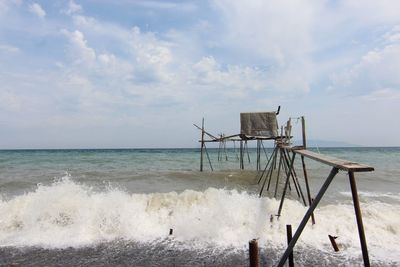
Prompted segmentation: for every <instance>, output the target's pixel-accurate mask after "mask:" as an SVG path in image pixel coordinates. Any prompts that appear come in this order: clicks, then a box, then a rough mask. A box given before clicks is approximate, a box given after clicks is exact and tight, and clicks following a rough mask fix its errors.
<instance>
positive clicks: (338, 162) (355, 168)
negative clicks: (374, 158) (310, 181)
mask: <svg viewBox="0 0 400 267" xmlns="http://www.w3.org/2000/svg"><path fill="white" fill-rule="evenodd" d="M286 148H287V149H288V147H286ZM289 149H290V150H292V151H293V152H294V153H297V154H300V155H302V156H304V157H307V158H310V159H313V160H316V161H319V162H321V163H324V164H327V165H329V166H332V167H335V168H338V169H339V170H343V171H350V172H370V171H373V170H374V168H373V167H371V166H368V165H364V164H360V163H357V162H352V161H348V160H343V159H338V158H334V157H330V156H326V155H322V154H318V153H315V152H312V151H310V150H306V149H294V148H289Z"/></svg>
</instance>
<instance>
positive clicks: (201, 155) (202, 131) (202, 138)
mask: <svg viewBox="0 0 400 267" xmlns="http://www.w3.org/2000/svg"><path fill="white" fill-rule="evenodd" d="M203 149H204V118H203V120H202V123H201V151H200V171H201V172H202V171H203Z"/></svg>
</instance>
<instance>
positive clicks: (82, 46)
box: [62, 30, 96, 64]
mask: <svg viewBox="0 0 400 267" xmlns="http://www.w3.org/2000/svg"><path fill="white" fill-rule="evenodd" d="M62 33H64V34H65V35H67V37H68V41H69V46H68V47H69V53H70V56H71V57H72V58H73V59H74V64H91V63H92V62H94V61H95V60H96V53H95V51H94V50H93V49H92V48H90V47H88V45H87V41H86V40H85V38H84V35H83V33H82V32H80V31H78V30H76V31H74V32H68V31H67V30H63V31H62Z"/></svg>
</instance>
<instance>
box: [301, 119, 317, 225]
mask: <svg viewBox="0 0 400 267" xmlns="http://www.w3.org/2000/svg"><path fill="white" fill-rule="evenodd" d="M301 131H302V137H303V148H304V149H307V140H306V121H305V119H304V116H302V117H301ZM301 163H302V166H303V174H304V181H305V182H306V190H307V198H308V204H309V205H310V206H311V202H312V200H311V191H310V185H309V183H308V175H307V168H306V163H305V160H304V156H303V155H302V156H301ZM311 222H312V224H315V217H314V213H313V214H311Z"/></svg>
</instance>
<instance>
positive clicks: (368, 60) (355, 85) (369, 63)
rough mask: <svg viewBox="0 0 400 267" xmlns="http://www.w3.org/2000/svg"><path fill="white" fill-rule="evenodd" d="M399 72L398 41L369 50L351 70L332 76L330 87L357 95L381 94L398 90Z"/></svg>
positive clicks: (399, 42) (399, 43)
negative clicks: (389, 90)
mask: <svg viewBox="0 0 400 267" xmlns="http://www.w3.org/2000/svg"><path fill="white" fill-rule="evenodd" d="M389 39H390V38H389ZM391 39H393V38H391ZM399 70H400V41H398V42H393V43H390V44H387V45H385V46H384V47H383V48H377V49H374V50H371V51H369V52H367V53H366V54H365V55H364V56H362V58H361V59H360V60H359V62H358V63H357V64H355V65H353V66H352V67H351V68H349V69H347V70H346V71H344V72H341V73H336V74H334V75H333V76H332V87H333V88H334V90H338V91H343V90H344V91H347V93H348V94H359V95H360V94H369V93H370V92H374V91H376V92H379V91H381V92H382V90H387V88H392V89H391V90H400V75H399Z"/></svg>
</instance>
